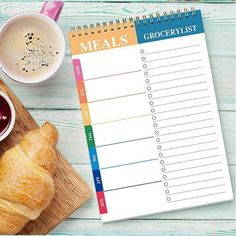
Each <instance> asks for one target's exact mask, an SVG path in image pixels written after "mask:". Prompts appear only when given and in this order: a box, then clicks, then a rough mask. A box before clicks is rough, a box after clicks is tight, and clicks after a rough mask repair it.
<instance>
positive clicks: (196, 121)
mask: <svg viewBox="0 0 236 236" xmlns="http://www.w3.org/2000/svg"><path fill="white" fill-rule="evenodd" d="M207 120H213V118H209V119H203V120H195V121H190V122H185V123H180V124H174V125H167V126H162V127H158V129H164V128H169V127H174V126H179V125H187V124H192V123H198V122H201V121H207Z"/></svg>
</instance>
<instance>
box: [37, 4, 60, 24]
mask: <svg viewBox="0 0 236 236" xmlns="http://www.w3.org/2000/svg"><path fill="white" fill-rule="evenodd" d="M63 5H64V2H62V1H54V2H45V4H44V5H43V8H42V10H41V11H40V13H42V14H44V15H46V16H48V17H50V18H51V19H53V20H54V21H57V20H58V18H59V16H60V14H61V10H62V8H63Z"/></svg>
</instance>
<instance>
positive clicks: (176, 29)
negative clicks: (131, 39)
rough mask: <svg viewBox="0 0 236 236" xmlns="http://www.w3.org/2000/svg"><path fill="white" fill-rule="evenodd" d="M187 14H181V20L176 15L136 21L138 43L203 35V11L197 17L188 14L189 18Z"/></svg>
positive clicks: (197, 12)
mask: <svg viewBox="0 0 236 236" xmlns="http://www.w3.org/2000/svg"><path fill="white" fill-rule="evenodd" d="M185 14H186V13H182V14H181V19H179V14H174V17H173V16H171V15H167V16H160V18H157V17H154V18H152V19H151V18H148V19H145V21H144V20H139V21H135V28H136V34H137V37H138V43H147V42H153V41H158V40H163V39H169V38H176V37H182V36H187V35H193V34H199V33H203V32H204V29H203V23H202V17H201V11H200V10H197V11H196V15H192V12H188V16H186V15H185ZM170 21H171V22H170Z"/></svg>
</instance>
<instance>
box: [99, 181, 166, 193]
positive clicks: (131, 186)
mask: <svg viewBox="0 0 236 236" xmlns="http://www.w3.org/2000/svg"><path fill="white" fill-rule="evenodd" d="M160 182H162V181H161V180H157V181H153V182H147V183H142V184H135V185H130V186H124V187H120V188H113V189H108V190H104V192H110V191H116V190H121V189H125V188H134V187H140V186H143V185H148V184H155V183H160Z"/></svg>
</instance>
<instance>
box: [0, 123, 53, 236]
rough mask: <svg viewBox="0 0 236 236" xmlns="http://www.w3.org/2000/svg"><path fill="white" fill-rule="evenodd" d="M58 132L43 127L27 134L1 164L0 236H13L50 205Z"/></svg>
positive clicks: (5, 154)
mask: <svg viewBox="0 0 236 236" xmlns="http://www.w3.org/2000/svg"><path fill="white" fill-rule="evenodd" d="M57 142H58V131H57V129H56V128H55V126H54V125H52V124H50V123H45V124H44V125H43V126H42V127H41V129H36V130H33V131H30V132H28V133H27V134H26V135H25V136H24V137H23V139H22V141H21V143H20V144H19V145H16V146H15V147H13V148H12V149H10V150H8V151H6V152H5V153H4V155H3V156H2V158H1V160H0V234H16V233H18V232H19V231H20V230H21V229H22V228H23V227H24V225H25V224H26V223H27V222H28V221H30V220H35V219H36V218H38V217H39V215H40V214H41V212H42V211H43V210H45V209H46V208H47V207H48V206H49V204H50V203H51V201H52V199H53V197H54V194H55V187H54V181H53V178H52V175H53V173H54V171H55V169H56V167H57V163H58V157H57V154H56V152H55V149H54V147H55V145H56V144H57Z"/></svg>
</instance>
